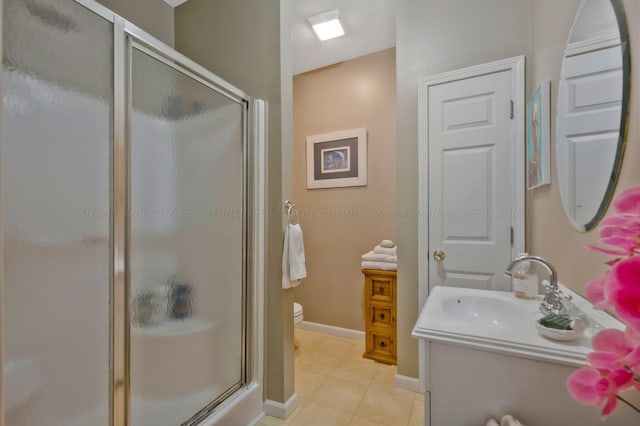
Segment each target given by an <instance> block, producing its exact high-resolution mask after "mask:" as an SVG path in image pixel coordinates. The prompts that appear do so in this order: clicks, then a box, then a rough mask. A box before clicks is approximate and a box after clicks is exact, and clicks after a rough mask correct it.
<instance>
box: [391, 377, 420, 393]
mask: <svg viewBox="0 0 640 426" xmlns="http://www.w3.org/2000/svg"><path fill="white" fill-rule="evenodd" d="M396 386H397V387H399V388H402V389H406V390H410V391H413V392H417V393H424V389H423V387H422V385H421V384H420V379H416V378H414V377H409V376H403V375H401V374H396Z"/></svg>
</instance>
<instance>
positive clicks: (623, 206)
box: [613, 187, 640, 213]
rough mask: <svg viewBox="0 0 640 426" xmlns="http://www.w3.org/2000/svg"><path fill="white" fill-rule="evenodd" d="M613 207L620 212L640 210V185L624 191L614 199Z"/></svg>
mask: <svg viewBox="0 0 640 426" xmlns="http://www.w3.org/2000/svg"><path fill="white" fill-rule="evenodd" d="M613 209H614V210H615V211H617V212H618V213H637V212H640V187H635V188H629V189H627V190H624V191H622V193H620V195H618V196H617V197H616V198H615V200H614V201H613Z"/></svg>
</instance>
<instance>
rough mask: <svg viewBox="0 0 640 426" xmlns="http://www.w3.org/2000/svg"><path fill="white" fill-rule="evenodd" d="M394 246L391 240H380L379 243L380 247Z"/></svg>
mask: <svg viewBox="0 0 640 426" xmlns="http://www.w3.org/2000/svg"><path fill="white" fill-rule="evenodd" d="M395 246H396V243H394V242H393V241H391V240H382V241H380V247H384V248H394V247H395Z"/></svg>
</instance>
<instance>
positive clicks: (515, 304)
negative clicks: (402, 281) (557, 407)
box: [412, 285, 623, 367]
mask: <svg viewBox="0 0 640 426" xmlns="http://www.w3.org/2000/svg"><path fill="white" fill-rule="evenodd" d="M561 288H562V291H563V292H564V293H565V294H569V295H571V296H572V297H573V304H574V309H576V310H577V311H580V312H581V313H582V314H584V315H585V316H586V317H588V318H589V322H590V326H589V327H588V328H587V329H586V330H585V332H584V334H583V335H582V336H581V337H580V338H578V339H576V340H574V341H569V342H561V341H554V340H550V339H548V338H545V337H543V336H541V335H539V334H538V332H537V330H536V326H535V324H536V321H537V319H539V318H540V316H541V314H540V313H539V311H538V306H539V305H540V301H541V298H539V299H537V300H523V299H519V298H517V297H515V296H514V295H513V293H511V292H503V291H492V290H477V289H467V288H456V287H444V286H437V287H435V288H434V289H433V290H432V291H431V294H430V295H429V298H428V299H427V302H426V303H425V305H424V307H423V309H422V312H421V313H420V316H419V317H418V321H417V322H416V324H415V327H414V329H413V333H412V336H413V337H415V338H418V339H424V340H428V341H431V342H440V343H447V344H451V345H457V346H464V347H471V348H475V349H481V350H486V351H490V352H497V353H504V354H509V355H513V356H518V357H523V358H530V359H535V360H540V361H547V362H554V363H558V364H564V365H571V366H576V367H579V366H583V365H584V364H585V363H586V356H587V354H588V353H589V352H591V350H592V349H591V337H592V336H593V335H594V334H596V333H597V332H598V331H599V330H600V329H603V328H619V329H622V328H623V325H622V323H620V322H619V321H617V320H616V319H615V318H613V317H612V316H610V315H608V314H607V313H605V312H603V311H597V310H594V309H593V307H592V306H591V304H590V303H589V302H588V301H587V300H585V299H584V298H582V296H580V295H578V294H577V293H574V292H572V291H571V290H569V289H568V288H566V287H565V286H562V285H561Z"/></svg>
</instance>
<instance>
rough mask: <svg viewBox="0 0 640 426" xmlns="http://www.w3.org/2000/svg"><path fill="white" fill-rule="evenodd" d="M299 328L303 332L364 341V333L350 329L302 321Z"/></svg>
mask: <svg viewBox="0 0 640 426" xmlns="http://www.w3.org/2000/svg"><path fill="white" fill-rule="evenodd" d="M298 327H300V328H301V329H303V330H311V331H317V332H318V333H324V334H329V335H331V336H338V337H344V338H346V339H353V340H362V341H364V331H359V330H352V329H350V328H342V327H335V326H333V325H327V324H319V323H317V322H309V321H302V322H301V323H300V324H298Z"/></svg>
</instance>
